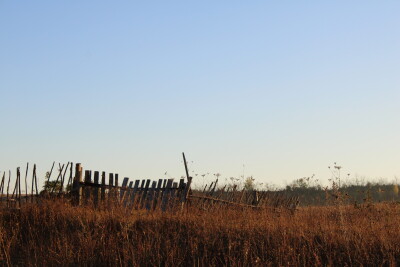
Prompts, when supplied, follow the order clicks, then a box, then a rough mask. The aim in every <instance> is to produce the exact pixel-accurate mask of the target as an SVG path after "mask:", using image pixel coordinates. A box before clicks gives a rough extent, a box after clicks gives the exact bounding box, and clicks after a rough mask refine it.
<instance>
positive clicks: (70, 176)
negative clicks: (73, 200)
mask: <svg viewBox="0 0 400 267" xmlns="http://www.w3.org/2000/svg"><path fill="white" fill-rule="evenodd" d="M73 165H74V164H73V163H72V162H71V164H70V165H69V178H68V183H67V186H66V191H71V189H72V182H73V181H72V180H73V176H72V166H73Z"/></svg>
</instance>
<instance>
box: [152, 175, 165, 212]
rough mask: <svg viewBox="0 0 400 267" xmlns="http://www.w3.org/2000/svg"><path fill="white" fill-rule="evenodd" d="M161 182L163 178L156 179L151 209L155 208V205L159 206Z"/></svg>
mask: <svg viewBox="0 0 400 267" xmlns="http://www.w3.org/2000/svg"><path fill="white" fill-rule="evenodd" d="M162 184H163V179H158V183H157V187H156V189H155V192H154V202H153V209H157V207H158V206H159V203H160V199H161V195H162Z"/></svg>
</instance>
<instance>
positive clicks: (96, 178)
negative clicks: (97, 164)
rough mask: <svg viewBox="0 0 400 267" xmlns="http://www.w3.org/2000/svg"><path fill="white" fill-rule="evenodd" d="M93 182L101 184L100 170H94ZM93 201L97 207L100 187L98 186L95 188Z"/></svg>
mask: <svg viewBox="0 0 400 267" xmlns="http://www.w3.org/2000/svg"><path fill="white" fill-rule="evenodd" d="M93 183H94V184H96V185H97V184H99V172H98V171H95V172H94V178H93ZM93 203H94V206H95V207H97V206H98V204H99V188H98V187H94V188H93Z"/></svg>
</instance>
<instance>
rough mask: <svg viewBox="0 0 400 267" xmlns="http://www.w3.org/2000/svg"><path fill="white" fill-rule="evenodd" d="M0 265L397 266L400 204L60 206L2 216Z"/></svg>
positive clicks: (0, 213)
mask: <svg viewBox="0 0 400 267" xmlns="http://www.w3.org/2000/svg"><path fill="white" fill-rule="evenodd" d="M0 217H1V220H0V222H1V225H0V261H1V262H0V263H1V264H2V265H19V266H43V265H51V266H54V265H59V266H71V265H85V266H126V265H155V266H179V265H184V266H209V265H214V266H223V265H228V266H250V265H254V266H257V265H259V266H265V265H270V266H288V265H292V266H321V265H324V266H326V265H335V266H346V265H370V266H378V265H383V266H395V265H399V264H400V245H399V244H400V234H399V231H400V205H398V204H379V205H374V206H370V207H362V208H358V209H357V208H354V207H352V206H345V207H343V206H332V207H309V208H302V209H300V210H298V211H297V212H296V214H294V215H292V214H291V213H289V212H288V213H286V212H284V211H282V212H274V211H268V210H263V211H255V210H233V209H218V210H214V211H198V210H190V209H189V210H186V211H185V212H178V213H175V214H172V213H164V214H162V213H158V212H155V213H147V212H146V211H134V212H131V211H127V210H126V209H124V208H121V207H113V208H108V209H97V210H96V209H93V208H88V207H86V208H85V207H73V206H71V205H70V204H68V203H67V202H64V201H62V200H57V201H44V202H43V203H42V204H40V205H27V206H24V207H22V208H21V209H20V210H6V209H4V210H1V211H0Z"/></svg>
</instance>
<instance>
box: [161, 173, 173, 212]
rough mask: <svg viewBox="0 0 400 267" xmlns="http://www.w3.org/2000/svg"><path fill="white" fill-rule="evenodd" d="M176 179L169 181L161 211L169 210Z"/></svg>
mask: <svg viewBox="0 0 400 267" xmlns="http://www.w3.org/2000/svg"><path fill="white" fill-rule="evenodd" d="M173 180H174V179H168V182H167V186H166V187H165V190H164V193H163V196H162V202H161V210H162V211H166V210H167V208H168V202H169V196H170V192H171V187H172V183H173Z"/></svg>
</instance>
